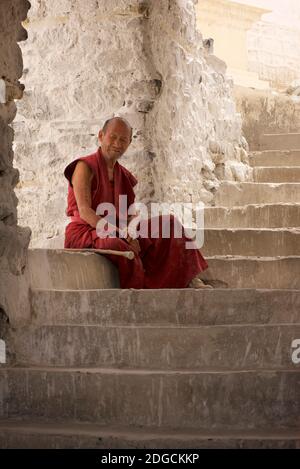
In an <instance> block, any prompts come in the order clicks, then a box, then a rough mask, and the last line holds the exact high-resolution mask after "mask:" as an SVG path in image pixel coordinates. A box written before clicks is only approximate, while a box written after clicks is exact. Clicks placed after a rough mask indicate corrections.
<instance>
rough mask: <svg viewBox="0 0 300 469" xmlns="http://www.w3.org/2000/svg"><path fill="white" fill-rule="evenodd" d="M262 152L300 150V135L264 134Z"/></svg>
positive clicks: (261, 140)
mask: <svg viewBox="0 0 300 469" xmlns="http://www.w3.org/2000/svg"><path fill="white" fill-rule="evenodd" d="M259 147H260V150H300V133H289V134H284V133H282V134H263V135H261V137H260V144H259Z"/></svg>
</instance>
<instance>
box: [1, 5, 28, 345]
mask: <svg viewBox="0 0 300 469" xmlns="http://www.w3.org/2000/svg"><path fill="white" fill-rule="evenodd" d="M29 6H30V4H29V2H28V1H27V0H5V1H2V2H0V327H1V329H2V331H1V330H0V338H1V335H2V333H3V326H4V324H5V323H6V321H7V319H8V318H9V320H10V321H11V322H14V321H15V320H17V318H20V317H22V316H23V315H26V314H27V312H28V308H27V307H28V300H27V298H28V288H27V282H26V279H25V276H24V269H25V264H26V251H27V246H28V244H29V238H30V230H29V229H28V228H21V227H19V226H18V225H17V198H16V196H15V193H14V187H15V186H16V184H17V182H18V177H19V173H18V170H17V169H15V168H14V167H13V151H12V142H13V137H14V135H13V130H12V128H11V125H10V124H11V123H12V121H13V119H14V118H15V114H16V105H15V101H14V99H15V98H20V97H21V96H22V91H23V87H22V85H21V84H20V82H19V79H20V78H21V76H22V71H23V63H22V54H21V50H20V48H19V46H18V44H17V42H18V41H22V40H24V39H26V37H27V33H26V30H25V29H24V28H23V27H22V25H21V21H22V20H24V19H25V18H26V14H27V10H28V8H29Z"/></svg>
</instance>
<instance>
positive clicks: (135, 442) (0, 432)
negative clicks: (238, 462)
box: [0, 419, 300, 449]
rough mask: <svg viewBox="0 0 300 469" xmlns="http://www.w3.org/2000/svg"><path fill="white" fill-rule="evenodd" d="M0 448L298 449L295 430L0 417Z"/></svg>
mask: <svg viewBox="0 0 300 469" xmlns="http://www.w3.org/2000/svg"><path fill="white" fill-rule="evenodd" d="M0 448H2V449H9V448H11V449H12V448H23V449H30V448H31V449H71V448H74V449H77V448H86V449H89V448H94V449H132V448H140V449H143V448H149V449H150V448H154V449H158V448H162V449H177V448H182V449H185V448H199V449H200V448H211V449H217V448H224V449H229V448H232V449H248V448H249V449H256V448H257V449H299V448H300V433H299V432H297V431H276V430H274V429H270V430H268V431H264V432H259V431H249V430H247V431H245V430H239V431H236V432H234V431H227V432H216V431H206V432H203V431H202V432H201V431H195V430H184V429H181V430H177V431H172V430H171V429H169V428H162V429H158V428H149V429H141V428H132V427H120V426H117V427H113V426H111V425H109V426H107V425H106V426H101V425H95V424H91V423H89V424H84V423H73V424H70V423H69V422H63V423H57V422H55V423H53V422H44V423H41V422H39V421H36V420H35V421H34V420H30V421H26V422H24V421H18V420H13V419H11V420H3V421H0Z"/></svg>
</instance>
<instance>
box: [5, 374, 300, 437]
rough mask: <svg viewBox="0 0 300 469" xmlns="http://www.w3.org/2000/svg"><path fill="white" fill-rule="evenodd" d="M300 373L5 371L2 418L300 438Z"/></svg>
mask: <svg viewBox="0 0 300 469" xmlns="http://www.w3.org/2000/svg"><path fill="white" fill-rule="evenodd" d="M299 386H300V371H299V369H298V370H295V371H274V370H263V371H251V370H248V371H242V372H232V371H230V372H221V371H213V372H199V371H192V370H191V371H163V372H162V371H149V370H120V369H119V370H117V369H100V368H1V369H0V389H1V394H0V412H1V417H2V418H17V417H20V416H22V418H41V419H49V420H52V419H55V420H57V421H60V422H62V421H65V420H69V421H70V422H76V421H77V422H78V421H82V422H94V423H99V424H102V425H126V426H131V425H133V426H143V427H169V428H172V429H174V430H176V429H179V428H180V429H184V428H185V429H197V430H206V431H207V430H212V429H213V430H248V429H251V430H254V429H255V430H267V429H270V428H274V429H280V430H299V425H300V393H299Z"/></svg>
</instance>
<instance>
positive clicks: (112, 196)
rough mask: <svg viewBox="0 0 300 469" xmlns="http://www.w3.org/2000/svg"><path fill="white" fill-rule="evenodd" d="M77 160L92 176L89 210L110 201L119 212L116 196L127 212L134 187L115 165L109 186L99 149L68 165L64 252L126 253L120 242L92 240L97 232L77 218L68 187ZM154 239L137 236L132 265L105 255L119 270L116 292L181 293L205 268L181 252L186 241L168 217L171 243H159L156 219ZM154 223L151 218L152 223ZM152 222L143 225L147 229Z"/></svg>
mask: <svg viewBox="0 0 300 469" xmlns="http://www.w3.org/2000/svg"><path fill="white" fill-rule="evenodd" d="M78 161H84V162H85V163H86V164H87V165H88V166H89V167H90V169H91V170H92V172H93V175H94V177H93V179H92V187H91V192H92V198H91V200H92V208H93V210H95V211H96V209H97V207H98V205H99V204H100V203H102V202H110V203H112V204H114V206H115V207H116V211H117V213H118V208H119V207H118V204H119V195H127V200H128V207H129V206H130V205H131V204H132V203H133V202H134V197H135V195H134V191H133V187H134V186H135V185H136V184H137V180H136V178H135V177H134V176H133V175H132V174H131V173H130V172H129V171H128V170H127V169H126V168H124V166H122V165H121V164H119V163H118V162H116V164H115V167H114V181H113V183H110V181H109V178H108V171H107V166H106V162H105V160H104V158H103V155H102V152H101V148H99V149H98V150H97V152H96V153H93V154H91V155H89V156H86V157H82V158H77V159H76V160H75V161H73V162H72V163H70V164H69V165H68V166H67V167H66V169H65V171H64V174H65V176H66V178H67V179H68V181H69V187H68V207H67V215H68V216H69V217H71V223H69V224H68V226H67V227H66V232H65V248H80V249H82V248H94V249H113V250H119V251H130V250H132V249H131V248H130V245H129V244H128V243H127V241H126V240H125V239H121V238H109V237H107V238H105V239H101V238H99V237H98V236H97V233H96V229H95V228H93V227H92V226H90V225H89V224H88V223H86V222H85V221H84V220H82V219H81V218H80V217H79V212H78V207H77V203H76V199H75V195H74V191H73V187H72V185H71V179H72V175H73V172H74V169H75V167H76V164H77V163H78ZM159 219H160V227H159V237H155V235H154V233H152V236H151V234H149V237H147V238H142V237H139V238H138V241H139V243H140V247H141V252H140V253H139V255H137V254H135V257H134V259H133V260H129V259H126V258H125V257H121V256H115V255H106V254H105V256H106V257H108V258H109V259H110V260H111V261H112V262H113V263H114V264H115V265H116V266H117V267H118V270H119V277H120V286H121V288H186V287H187V286H188V284H189V282H190V281H191V280H192V279H193V278H194V277H195V276H196V275H197V274H198V273H200V272H202V271H203V270H205V269H206V268H207V267H208V265H207V263H206V261H205V259H204V258H203V256H202V255H201V253H200V251H199V250H198V249H186V248H185V243H186V242H187V241H189V239H188V238H186V237H185V236H183V237H182V238H175V237H174V229H173V225H174V223H179V222H178V221H177V219H176V218H175V217H173V216H171V217H170V219H171V229H170V233H171V235H170V238H163V237H162V236H161V234H162V223H163V222H164V220H167V221H168V217H165V216H160V217H159ZM151 220H153V218H152V219H151ZM151 220H148V221H144V223H147V224H148V225H149V233H151V229H150V223H151Z"/></svg>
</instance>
